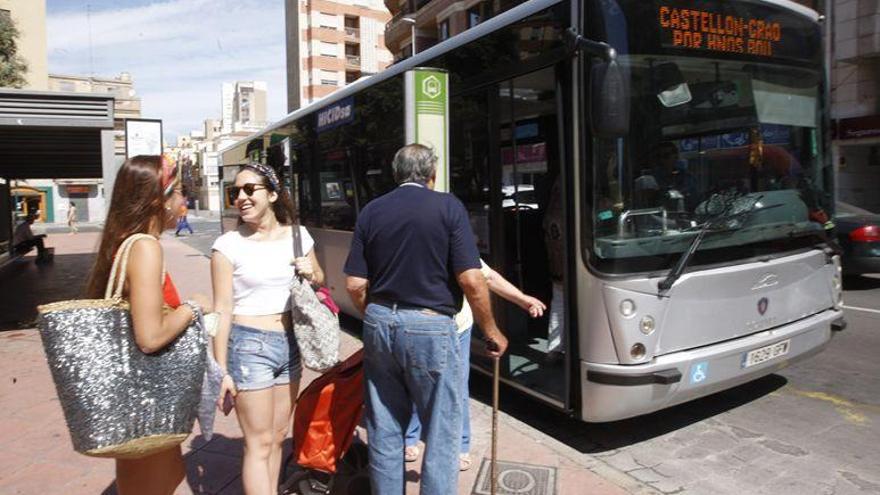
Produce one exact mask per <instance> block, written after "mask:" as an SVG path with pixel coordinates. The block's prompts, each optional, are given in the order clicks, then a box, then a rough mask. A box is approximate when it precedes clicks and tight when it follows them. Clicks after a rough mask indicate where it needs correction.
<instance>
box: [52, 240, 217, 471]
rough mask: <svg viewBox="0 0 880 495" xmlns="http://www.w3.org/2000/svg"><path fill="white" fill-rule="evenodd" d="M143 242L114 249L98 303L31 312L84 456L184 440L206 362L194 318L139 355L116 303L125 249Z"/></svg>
mask: <svg viewBox="0 0 880 495" xmlns="http://www.w3.org/2000/svg"><path fill="white" fill-rule="evenodd" d="M145 237H150V236H147V235H146V234H135V235H134V236H131V237H129V238H128V239H126V240H125V241H124V242H123V243H122V245H121V246H120V247H119V250H118V251H117V254H116V257H115V258H114V260H113V266H112V268H111V271H110V280H109V281H108V282H107V290H106V293H105V294H104V299H82V300H72V301H62V302H57V303H52V304H46V305H43V306H40V307H39V308H38V311H39V319H38V320H37V326H38V328H39V329H40V335H41V337H42V340H43V347H44V349H45V351H46V360H47V361H48V364H49V368H50V370H51V372H52V378H53V379H54V381H55V387H56V389H57V392H58V398H59V399H60V402H61V408H62V409H63V410H64V417H65V419H66V421H67V427H68V429H69V430H70V438H71V440H72V442H73V448H74V450H76V451H77V452H79V453H82V454H85V455H90V456H96V457H114V458H138V457H144V456H147V455H149V454H152V453H155V452H159V451H161V450H165V449H168V448H170V447H173V446H175V445H177V444H180V443H181V442H183V441H184V440H185V439H186V437H187V436H188V435H189V434H190V431H191V430H192V428H193V422H194V421H195V418H196V413H197V410H198V405H199V398H200V396H201V388H202V379H203V377H204V372H205V366H206V363H207V361H206V359H207V355H206V348H205V346H206V338H205V333H204V329H203V325H202V323H201V319H200V318H199V319H197V320H198V321H196V323H194V324H193V325H191V326H190V327H189V328H187V329H186V330H185V331H184V332H183V333H182V334H181V335H180V336H179V337H178V338H177V339H175V340H174V341H173V342H171V343H170V344H169V345H168V346H166V347H165V348H164V349H162V350H160V351H158V352H155V353H152V354H145V353H143V352H142V351H141V350H140V348H138V346H137V344H136V343H135V340H134V335H133V334H132V325H131V314H130V312H129V304H128V302H127V301H125V300H123V299H122V288H123V286H124V284H125V272H126V268H127V264H128V255H129V252H130V250H131V246H132V245H133V244H134V242H135V241H137V240H138V239H141V238H145ZM117 273H119V277H118V280H117V277H116V274H117ZM163 278H164V273H163ZM114 282H115V284H114ZM114 286H115V287H114ZM111 290H112V292H111Z"/></svg>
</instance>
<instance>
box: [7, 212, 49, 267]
mask: <svg viewBox="0 0 880 495" xmlns="http://www.w3.org/2000/svg"><path fill="white" fill-rule="evenodd" d="M36 219H37V215H36V214H35V213H28V214H27V216H26V217H25V219H24V221H22V222H21V223H20V224H18V226H16V227H15V232H14V233H13V234H12V250H13V251H14V252H15V254H27V253H28V252H29V251H30V250H31V249H33V248H37V258H36V259H35V260H34V263H37V264H40V263H46V262H49V261H51V257H50V255H49V250H48V249H46V244H45V239H46V234H40V235H34V231H33V230H31V225H33V224H34V221H36Z"/></svg>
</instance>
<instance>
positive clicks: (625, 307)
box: [620, 299, 636, 318]
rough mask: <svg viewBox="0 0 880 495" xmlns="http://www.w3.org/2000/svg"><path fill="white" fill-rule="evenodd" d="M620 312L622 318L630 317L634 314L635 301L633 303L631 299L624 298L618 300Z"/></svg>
mask: <svg viewBox="0 0 880 495" xmlns="http://www.w3.org/2000/svg"><path fill="white" fill-rule="evenodd" d="M620 314H622V315H623V317H624V318H632V316H633V315H634V314H636V303H634V302H633V300H632V299H624V300H623V301H620Z"/></svg>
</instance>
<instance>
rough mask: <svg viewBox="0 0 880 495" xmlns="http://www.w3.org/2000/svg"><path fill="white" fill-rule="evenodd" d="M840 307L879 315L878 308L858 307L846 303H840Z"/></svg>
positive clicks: (879, 310)
mask: <svg viewBox="0 0 880 495" xmlns="http://www.w3.org/2000/svg"><path fill="white" fill-rule="evenodd" d="M841 307H843V308H845V309H851V310H853V311H864V312H865V313H874V314H878V315H880V309H871V308H860V307H858V306H847V305H846V304H843V305H841Z"/></svg>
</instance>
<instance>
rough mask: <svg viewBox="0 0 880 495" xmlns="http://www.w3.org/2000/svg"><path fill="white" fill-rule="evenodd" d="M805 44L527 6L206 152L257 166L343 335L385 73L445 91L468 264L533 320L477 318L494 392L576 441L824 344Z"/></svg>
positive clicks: (764, 23)
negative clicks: (538, 412)
mask: <svg viewBox="0 0 880 495" xmlns="http://www.w3.org/2000/svg"><path fill="white" fill-rule="evenodd" d="M821 27H822V24H821V18H820V16H819V15H818V14H817V13H816V12H815V11H813V10H810V9H808V8H806V7H803V6H801V5H799V4H796V3H793V2H790V1H787V0H772V1H770V0H763V1H758V0H725V1H721V0H704V1H699V2H697V1H686V0H529V1H526V2H524V3H520V4H518V5H515V6H513V7H511V8H509V9H507V10H505V11H503V12H499V13H497V14H496V15H495V16H494V17H492V18H491V19H489V20H487V21H486V22H484V23H482V24H479V25H477V26H475V27H473V28H471V29H469V30H467V31H465V32H464V33H462V34H460V35H456V36H454V37H452V38H450V39H448V40H445V41H442V42H440V43H439V44H437V45H434V46H432V47H431V48H429V49H427V50H425V51H423V52H420V53H418V54H417V55H416V56H414V57H411V58H408V59H406V60H403V61H400V62H398V63H396V64H394V65H393V66H391V67H390V68H388V69H386V70H384V71H383V72H381V73H378V74H376V75H373V76H370V77H368V78H365V79H362V80H359V81H357V82H355V83H353V84H351V85H349V86H346V87H345V88H342V89H340V90H339V91H336V92H335V93H333V94H331V95H330V96H328V97H326V98H324V99H322V100H319V101H317V102H315V103H313V104H310V105H309V106H306V107H304V108H301V109H299V110H296V111H294V112H293V113H291V114H289V115H288V116H287V117H285V118H283V119H282V120H280V121H279V122H277V123H275V124H273V125H270V126H268V127H267V128H266V129H264V130H263V131H261V132H259V133H257V134H255V135H254V136H252V137H249V138H247V139H244V140H242V141H239V142H238V143H236V144H234V145H231V146H230V147H228V148H226V149H225V150H223V153H222V161H223V172H222V174H223V181H222V182H223V184H225V185H221V187H227V188H228V185H229V183H230V182H231V181H232V180H233V177H234V175H235V171H236V170H237V167H238V166H239V165H241V164H242V163H244V162H246V161H247V160H260V161H262V162H264V163H267V164H269V165H271V166H273V167H276V168H277V170H279V172H280V173H282V174H283V177H284V180H285V181H286V183H287V184H288V185H289V186H290V188H291V191H292V192H293V195H294V197H295V201H296V203H297V205H298V208H299V210H298V211H299V215H300V218H301V221H302V223H303V224H304V225H305V226H306V227H307V228H308V229H309V231H310V233H311V235H312V236H313V237H314V238H315V240H316V243H317V244H316V246H317V247H316V254H317V256H318V259H319V260H320V261H321V264H322V266H323V267H324V269H325V271H326V274H327V282H326V283H327V285H328V287H329V289H330V291H331V293H332V294H333V297H334V298H335V299H336V301H337V302H338V303H339V304H340V305H341V307H342V308H343V311H344V312H346V313H348V314H350V315H352V316H355V317H359V316H360V315H358V314H357V313H356V312H355V309H354V307H353V306H352V304H351V302H350V300H349V297H348V295H347V293H346V291H345V274H344V273H343V271H342V267H343V264H344V262H345V259H346V256H347V253H348V249H349V243H350V240H351V237H352V231H353V228H354V225H355V221H356V220H357V216H358V212H359V211H360V210H361V209H362V208H363V207H364V205H365V204H367V203H368V202H369V201H370V200H372V199H373V198H376V197H378V196H380V195H382V194H383V193H385V192H387V191H389V190H391V189H393V188H394V187H395V184H394V182H393V180H392V174H391V170H390V164H391V160H392V157H393V155H394V153H395V152H396V151H397V150H398V149H399V148H400V147H401V146H403V145H404V144H406V142H405V136H406V130H405V129H404V126H405V115H404V114H405V109H404V105H405V102H404V100H405V98H404V91H405V88H404V79H405V73H406V72H407V71H410V70H414V69H417V68H433V69H438V70H442V71H445V72H446V73H447V74H448V78H449V100H448V105H449V138H448V139H449V142H448V157H449V160H448V163H449V165H448V183H449V192H450V193H452V194H454V195H455V196H457V197H458V199H460V200H461V202H462V203H463V204H464V205H465V207H466V208H467V210H468V212H469V214H470V221H471V225H472V227H473V231H474V234H475V237H476V239H477V243H478V247H479V250H480V253H481V255H482V257H483V259H484V260H485V261H486V262H487V263H488V264H489V265H490V266H492V267H493V268H494V269H495V270H496V271H498V272H499V273H500V274H502V275H503V276H504V277H505V278H507V279H508V280H510V281H511V282H512V283H514V284H515V285H517V286H518V287H520V288H521V289H522V290H523V291H524V292H525V293H527V294H530V295H533V296H535V297H537V298H539V299H541V300H542V301H544V302H545V303H546V304H547V306H548V310H547V312H546V313H545V314H544V315H543V316H542V317H540V318H535V319H532V318H529V316H528V315H527V314H526V313H525V312H523V311H522V310H521V309H520V308H518V307H516V306H514V305H513V304H510V303H508V302H506V301H504V300H501V299H499V298H495V299H494V301H493V307H494V313H495V317H496V319H497V320H498V322H499V326H500V328H502V329H503V330H504V331H505V332H506V334H507V336H508V338H509V340H510V348H509V352H507V354H506V355H505V356H504V357H503V358H502V362H501V369H502V371H501V379H502V381H503V382H504V383H505V384H506V385H508V386H510V387H513V388H515V389H517V390H519V391H522V392H524V393H526V394H528V395H530V396H531V397H533V398H535V399H537V400H539V401H542V402H544V403H546V404H548V405H550V406H552V407H555V408H558V409H559V410H562V411H566V412H568V413H569V414H571V415H573V416H575V417H578V418H581V419H583V420H584V421H588V422H605V421H613V420H619V419H624V418H629V417H633V416H637V415H642V414H646V413H650V412H653V411H657V410H660V409H663V408H667V407H669V406H672V405H676V404H681V403H683V402H686V401H690V400H692V399H695V398H698V397H703V396H706V395H709V394H712V393H715V392H718V391H721V390H724V389H728V388H730V387H733V386H736V385H739V384H742V383H745V382H747V381H750V380H754V379H756V378H758V377H761V376H765V375H768V374H770V373H773V372H775V371H777V370H779V369H781V368H783V367H785V366H787V365H789V364H791V363H793V362H795V361H797V360H799V359H803V358H805V357H808V356H810V355H812V354H814V353H816V352H818V351H820V350H821V349H822V348H823V347H824V346H825V345H827V344H828V343H829V342H830V340H831V338H832V335H833V332H834V331H837V330H841V329H842V328H843V327H844V325H843V320H842V309H841V305H842V301H841V273H840V261H839V257H838V256H837V251H836V249H835V246H834V244H833V242H832V241H830V240H829V236H828V233H829V229H832V228H833V223H831V221H830V218H831V217H832V213H833V204H834V203H833V168H832V165H831V160H830V152H829V136H828V133H827V130H828V107H827V103H828V94H827V83H826V74H825V67H824V63H823V60H824V58H823V48H822V29H821ZM224 195H225V196H226V201H225V204H226V207H227V211H226V215H225V216H226V217H227V222H234V219H235V216H236V213H237V212H236V211H235V210H234V208H233V205H232V202H233V201H232V200H233V198H230V197H228V194H224ZM229 225H232V223H229ZM473 335H474V336H473V339H474V346H473V350H474V353H473V357H472V362H471V365H472V368H473V369H475V370H477V371H480V372H484V373H490V372H491V370H492V365H491V362H490V361H489V359H488V358H487V357H486V356H485V355H483V354H481V353H480V352H478V350H479V349H481V348H482V345H481V343H480V332H479V330H478V329H476V328H475V331H474V333H473Z"/></svg>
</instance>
